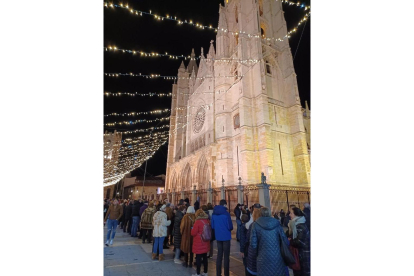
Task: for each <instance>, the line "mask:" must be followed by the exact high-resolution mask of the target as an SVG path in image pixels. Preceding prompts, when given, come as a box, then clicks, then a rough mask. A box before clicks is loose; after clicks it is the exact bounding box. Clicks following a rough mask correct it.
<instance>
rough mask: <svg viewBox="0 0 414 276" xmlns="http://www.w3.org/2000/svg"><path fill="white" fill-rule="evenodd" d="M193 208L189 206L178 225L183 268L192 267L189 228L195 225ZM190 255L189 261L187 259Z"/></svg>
mask: <svg viewBox="0 0 414 276" xmlns="http://www.w3.org/2000/svg"><path fill="white" fill-rule="evenodd" d="M194 213H195V211H194V207H193V206H190V207H188V209H187V214H185V216H184V217H183V219H182V220H181V225H180V232H181V246H180V249H181V251H182V252H184V254H185V255H184V262H183V266H184V267H190V268H191V267H193V260H194V255H193V250H192V247H193V237H192V236H191V228H192V227H193V225H194V223H195V215H194ZM188 255H190V259H189V258H188V257H189V256H188Z"/></svg>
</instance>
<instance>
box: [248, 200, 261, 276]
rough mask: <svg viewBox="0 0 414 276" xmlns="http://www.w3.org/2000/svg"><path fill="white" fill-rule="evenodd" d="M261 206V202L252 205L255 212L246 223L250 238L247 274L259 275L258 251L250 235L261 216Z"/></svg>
mask: <svg viewBox="0 0 414 276" xmlns="http://www.w3.org/2000/svg"><path fill="white" fill-rule="evenodd" d="M260 208H261V206H260V204H255V205H253V206H252V211H253V214H252V216H251V218H250V220H249V222H247V223H246V229H247V232H246V238H247V240H248V245H247V247H248V248H247V259H246V270H247V272H248V273H249V274H246V276H250V275H257V252H256V250H255V249H254V248H253V247H251V245H250V236H251V232H252V228H253V225H254V224H255V223H256V220H257V219H258V218H259V217H260Z"/></svg>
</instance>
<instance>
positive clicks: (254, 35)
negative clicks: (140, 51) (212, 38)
mask: <svg viewBox="0 0 414 276" xmlns="http://www.w3.org/2000/svg"><path fill="white" fill-rule="evenodd" d="M276 1H277V0H276ZM280 1H281V2H282V3H284V4H288V5H290V6H297V7H299V8H301V9H303V10H304V11H308V10H309V12H307V13H306V14H305V17H304V18H302V19H301V20H300V21H299V23H298V24H296V26H295V27H294V28H293V29H292V30H290V31H288V33H287V34H286V35H285V36H283V37H278V38H275V37H263V36H262V34H261V33H246V32H245V31H232V30H229V29H227V28H226V29H225V28H218V27H217V28H215V27H213V26H212V25H203V24H201V23H198V22H193V20H191V19H184V20H182V19H177V17H176V16H170V15H169V14H167V15H165V16H163V15H157V14H155V13H152V10H149V12H147V11H142V10H136V9H134V8H132V7H130V6H129V4H123V3H120V4H119V5H118V4H114V3H109V2H104V7H105V8H110V9H115V8H121V9H127V10H129V12H130V14H132V15H135V16H143V15H146V16H152V17H153V18H154V19H155V20H158V21H164V20H165V21H174V22H177V23H178V24H179V25H182V24H186V25H189V26H193V27H195V28H197V29H199V30H211V31H215V32H219V31H222V32H224V33H229V34H232V35H234V36H239V35H246V36H247V37H249V38H262V39H263V38H264V39H266V40H268V41H274V42H277V41H284V40H285V39H288V38H290V34H292V33H295V32H296V30H297V28H298V27H299V26H300V25H301V24H302V23H303V22H304V21H306V20H308V18H309V16H310V6H307V5H306V4H304V3H302V2H296V3H295V2H292V1H284V0H280Z"/></svg>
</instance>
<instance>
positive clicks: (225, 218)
mask: <svg viewBox="0 0 414 276" xmlns="http://www.w3.org/2000/svg"><path fill="white" fill-rule="evenodd" d="M211 228H212V229H214V232H215V236H216V240H218V241H229V240H231V230H233V223H232V221H231V217H230V213H229V212H227V208H226V207H224V206H222V205H217V206H214V209H213V216H212V218H211Z"/></svg>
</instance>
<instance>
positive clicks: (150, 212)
mask: <svg viewBox="0 0 414 276" xmlns="http://www.w3.org/2000/svg"><path fill="white" fill-rule="evenodd" d="M154 214H155V207H154V203H153V202H151V203H150V204H149V205H148V208H147V209H145V210H144V212H143V213H142V216H141V229H142V231H143V234H142V243H145V240H146V239H147V240H148V242H149V243H150V242H151V234H152V229H153V226H152V219H153V217H154ZM147 235H148V237H147Z"/></svg>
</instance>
